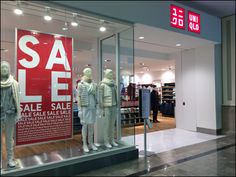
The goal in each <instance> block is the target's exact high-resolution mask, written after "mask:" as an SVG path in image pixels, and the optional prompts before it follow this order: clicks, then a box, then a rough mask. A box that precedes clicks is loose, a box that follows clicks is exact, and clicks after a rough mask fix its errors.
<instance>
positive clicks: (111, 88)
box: [99, 69, 118, 148]
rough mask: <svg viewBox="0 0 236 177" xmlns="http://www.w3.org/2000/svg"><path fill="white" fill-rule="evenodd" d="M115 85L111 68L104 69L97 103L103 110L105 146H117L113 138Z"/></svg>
mask: <svg viewBox="0 0 236 177" xmlns="http://www.w3.org/2000/svg"><path fill="white" fill-rule="evenodd" d="M116 94H117V87H116V85H115V82H114V80H113V72H112V70H111V69H106V70H105V77H104V79H103V80H102V81H101V82H100V84H99V105H100V108H101V109H102V110H103V112H104V118H105V123H104V145H105V146H106V147H107V148H112V146H118V144H117V143H116V142H115V140H114V134H115V121H116V114H117V95H116Z"/></svg>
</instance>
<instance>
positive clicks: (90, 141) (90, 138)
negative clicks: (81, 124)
mask: <svg viewBox="0 0 236 177" xmlns="http://www.w3.org/2000/svg"><path fill="white" fill-rule="evenodd" d="M93 134H94V124H88V144H89V148H91V149H92V150H94V151H97V150H98V148H97V147H96V146H95V145H94V139H93Z"/></svg>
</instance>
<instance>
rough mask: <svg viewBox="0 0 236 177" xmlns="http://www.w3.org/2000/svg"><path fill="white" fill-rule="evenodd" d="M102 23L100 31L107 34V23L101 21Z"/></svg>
mask: <svg viewBox="0 0 236 177" xmlns="http://www.w3.org/2000/svg"><path fill="white" fill-rule="evenodd" d="M100 22H101V25H100V27H99V31H101V32H105V31H106V30H107V28H106V27H105V26H104V23H105V21H104V20H100Z"/></svg>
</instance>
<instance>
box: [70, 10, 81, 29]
mask: <svg viewBox="0 0 236 177" xmlns="http://www.w3.org/2000/svg"><path fill="white" fill-rule="evenodd" d="M76 17H77V14H76V13H73V19H72V21H71V23H70V24H71V26H74V27H76V26H78V25H79V23H78V22H77V19H76Z"/></svg>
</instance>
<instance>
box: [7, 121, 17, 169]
mask: <svg viewBox="0 0 236 177" xmlns="http://www.w3.org/2000/svg"><path fill="white" fill-rule="evenodd" d="M5 126H6V127H5V130H6V133H5V137H6V145H7V146H6V148H7V162H8V166H9V167H11V168H13V167H15V166H16V162H15V160H14V153H13V132H14V131H13V130H14V127H15V120H14V118H12V117H9V118H8V119H7V120H6V124H5Z"/></svg>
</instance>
